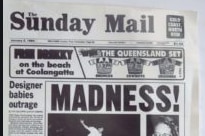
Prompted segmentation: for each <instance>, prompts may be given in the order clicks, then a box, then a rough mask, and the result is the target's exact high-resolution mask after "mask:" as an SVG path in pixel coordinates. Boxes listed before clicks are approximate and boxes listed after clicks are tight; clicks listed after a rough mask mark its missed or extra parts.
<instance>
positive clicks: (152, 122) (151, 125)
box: [147, 115, 179, 136]
mask: <svg viewBox="0 0 205 136" xmlns="http://www.w3.org/2000/svg"><path fill="white" fill-rule="evenodd" d="M147 136H179V116H178V115H147Z"/></svg>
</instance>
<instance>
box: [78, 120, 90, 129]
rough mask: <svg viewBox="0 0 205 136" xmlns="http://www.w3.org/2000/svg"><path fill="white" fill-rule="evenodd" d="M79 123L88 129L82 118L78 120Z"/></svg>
mask: <svg viewBox="0 0 205 136" xmlns="http://www.w3.org/2000/svg"><path fill="white" fill-rule="evenodd" d="M80 123H81V124H82V125H83V127H84V128H86V129H87V130H89V127H88V126H87V125H85V123H84V120H80Z"/></svg>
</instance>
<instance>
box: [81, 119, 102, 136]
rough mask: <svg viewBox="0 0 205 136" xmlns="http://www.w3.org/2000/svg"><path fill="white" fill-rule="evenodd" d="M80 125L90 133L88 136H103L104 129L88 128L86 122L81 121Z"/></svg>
mask: <svg viewBox="0 0 205 136" xmlns="http://www.w3.org/2000/svg"><path fill="white" fill-rule="evenodd" d="M80 123H81V124H82V125H83V127H84V128H85V129H87V130H88V131H89V132H90V133H89V134H88V136H102V132H103V130H104V128H102V127H101V128H95V127H92V126H91V127H88V126H87V125H86V124H85V123H84V120H80Z"/></svg>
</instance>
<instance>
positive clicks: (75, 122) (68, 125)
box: [48, 114, 140, 136]
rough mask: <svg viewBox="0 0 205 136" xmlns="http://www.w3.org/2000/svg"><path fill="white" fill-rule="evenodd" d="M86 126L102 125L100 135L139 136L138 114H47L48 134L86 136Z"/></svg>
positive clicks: (97, 126) (96, 126) (49, 135)
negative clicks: (83, 122) (81, 121)
mask: <svg viewBox="0 0 205 136" xmlns="http://www.w3.org/2000/svg"><path fill="white" fill-rule="evenodd" d="M81 119H82V120H84V121H85V124H86V125H87V126H93V127H95V128H99V127H103V128H104V131H103V133H102V136H140V115H136V114H135V115H134V114H132V115H128V114H126V115H125V114H48V136H87V135H88V134H89V131H88V130H86V129H85V128H84V127H83V126H82V124H81V123H80V120H81Z"/></svg>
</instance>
